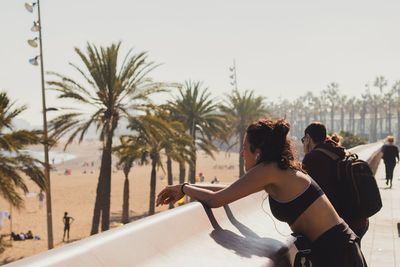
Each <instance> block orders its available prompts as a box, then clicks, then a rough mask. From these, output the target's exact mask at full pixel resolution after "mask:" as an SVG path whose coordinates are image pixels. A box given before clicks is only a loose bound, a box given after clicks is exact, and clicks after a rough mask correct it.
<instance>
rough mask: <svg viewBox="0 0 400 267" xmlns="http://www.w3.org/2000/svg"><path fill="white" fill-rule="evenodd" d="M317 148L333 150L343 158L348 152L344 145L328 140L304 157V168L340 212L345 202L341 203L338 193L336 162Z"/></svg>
mask: <svg viewBox="0 0 400 267" xmlns="http://www.w3.org/2000/svg"><path fill="white" fill-rule="evenodd" d="M316 148H323V149H326V150H328V151H330V152H333V153H335V154H336V155H338V156H339V157H340V158H341V159H342V158H344V157H345V155H346V152H345V150H344V148H343V147H341V146H338V145H337V144H336V143H334V142H332V141H326V142H324V143H322V144H318V145H317V146H316V147H315V148H314V149H313V150H312V151H310V153H308V154H307V155H305V156H304V159H303V168H304V169H305V170H306V171H307V173H308V174H309V175H310V176H311V177H312V178H313V179H314V180H315V181H316V182H317V184H318V185H319V186H320V187H321V188H322V190H323V191H324V192H325V194H326V196H327V197H328V199H329V201H330V202H331V203H332V205H333V206H334V207H335V209H336V211H338V212H339V213H340V209H339V207H340V206H341V205H343V204H342V203H340V199H339V198H338V197H337V194H336V192H338V184H337V183H336V180H337V178H336V173H337V165H336V162H335V161H333V160H332V159H331V158H330V157H329V156H328V155H325V154H324V153H323V152H321V151H318V150H315V149H316ZM339 215H340V214H339Z"/></svg>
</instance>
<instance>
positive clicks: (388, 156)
mask: <svg viewBox="0 0 400 267" xmlns="http://www.w3.org/2000/svg"><path fill="white" fill-rule="evenodd" d="M386 141H387V144H384V145H383V146H382V149H381V151H382V154H383V155H382V158H383V162H384V163H385V171H386V185H388V186H389V188H392V181H393V171H394V167H395V166H396V162H397V163H398V162H399V149H398V147H397V146H396V145H394V144H393V143H394V137H393V136H388V137H387V138H386Z"/></svg>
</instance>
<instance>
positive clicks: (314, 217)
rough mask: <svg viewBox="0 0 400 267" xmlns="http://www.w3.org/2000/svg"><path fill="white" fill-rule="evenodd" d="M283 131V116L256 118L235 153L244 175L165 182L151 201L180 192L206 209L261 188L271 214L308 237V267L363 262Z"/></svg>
mask: <svg viewBox="0 0 400 267" xmlns="http://www.w3.org/2000/svg"><path fill="white" fill-rule="evenodd" d="M289 129H290V126H289V123H288V122H287V121H286V120H285V119H281V120H278V121H273V120H269V119H260V120H258V121H256V122H254V123H252V124H250V126H248V128H247V130H246V136H245V138H244V143H243V151H241V155H242V157H243V159H244V163H245V170H246V173H245V174H244V175H243V176H242V177H241V178H240V179H239V180H236V181H235V182H234V183H232V184H231V185H229V186H226V187H223V186H222V185H219V186H216V187H213V186H207V185H192V184H188V183H183V184H179V185H171V186H167V187H165V188H164V189H163V190H162V191H161V192H160V193H159V194H158V196H157V202H156V203H157V205H167V204H169V203H175V202H176V201H178V200H179V199H181V198H182V197H183V196H184V195H185V194H186V195H188V196H190V197H191V198H194V199H196V200H198V201H200V202H202V203H203V204H204V205H205V206H207V207H209V208H218V207H221V206H224V205H226V204H229V203H231V202H233V201H235V200H238V199H240V198H243V197H246V196H248V195H250V194H252V193H255V192H258V191H262V190H265V191H266V192H267V193H268V200H269V203H270V208H271V212H272V214H273V215H274V216H275V217H276V218H277V219H278V220H280V221H284V222H286V223H288V224H289V226H290V228H291V229H292V231H293V232H294V233H296V234H301V235H302V236H304V238H306V239H308V240H309V242H310V244H311V246H310V248H311V254H310V255H309V257H308V259H309V260H310V261H311V262H312V266H314V267H322V266H324V267H337V266H341V267H350V266H359V267H363V266H367V264H366V262H365V259H364V256H363V254H362V252H361V250H360V247H359V244H358V242H357V239H358V237H357V236H356V235H355V234H354V233H353V231H352V230H351V229H350V228H349V227H348V225H347V224H346V223H345V222H344V221H343V220H342V219H341V218H340V217H339V215H338V214H337V213H336V211H335V209H334V208H333V206H332V204H331V203H330V202H329V200H328V198H327V197H326V195H325V194H324V192H323V191H322V190H321V188H320V187H319V186H318V184H317V183H316V182H315V181H314V180H313V179H312V178H311V177H310V176H308V175H307V174H306V173H305V172H304V171H303V170H302V167H301V163H300V162H298V161H297V160H295V158H294V155H293V150H292V147H291V140H290V138H288V137H287V135H288V132H289ZM255 205H259V203H255ZM188 265H190V263H189V264H188Z"/></svg>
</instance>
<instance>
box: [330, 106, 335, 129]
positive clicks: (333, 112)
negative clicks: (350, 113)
mask: <svg viewBox="0 0 400 267" xmlns="http://www.w3.org/2000/svg"><path fill="white" fill-rule="evenodd" d="M334 108H335V107H334V106H333V105H332V106H331V129H330V132H332V133H333V132H334V131H335V129H334V128H333V127H334V125H335V123H334V119H335V118H334V117H335V110H334Z"/></svg>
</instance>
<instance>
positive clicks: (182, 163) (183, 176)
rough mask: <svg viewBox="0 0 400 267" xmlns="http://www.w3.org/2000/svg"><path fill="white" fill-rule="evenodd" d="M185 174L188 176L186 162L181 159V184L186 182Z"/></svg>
mask: <svg viewBox="0 0 400 267" xmlns="http://www.w3.org/2000/svg"><path fill="white" fill-rule="evenodd" d="M185 176H186V167H185V162H183V161H180V162H179V183H180V184H183V183H184V182H185Z"/></svg>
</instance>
